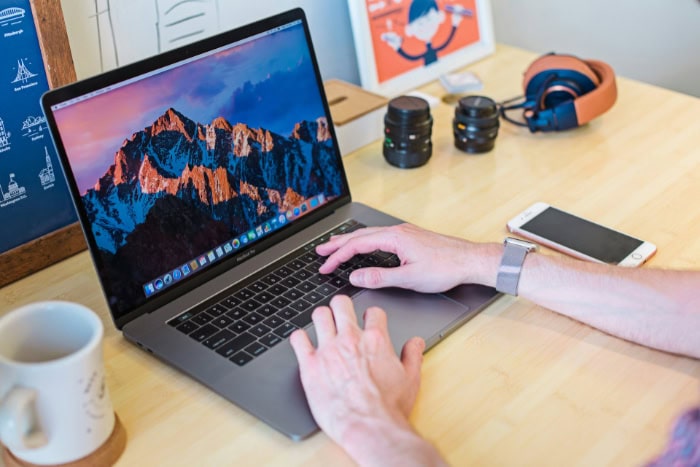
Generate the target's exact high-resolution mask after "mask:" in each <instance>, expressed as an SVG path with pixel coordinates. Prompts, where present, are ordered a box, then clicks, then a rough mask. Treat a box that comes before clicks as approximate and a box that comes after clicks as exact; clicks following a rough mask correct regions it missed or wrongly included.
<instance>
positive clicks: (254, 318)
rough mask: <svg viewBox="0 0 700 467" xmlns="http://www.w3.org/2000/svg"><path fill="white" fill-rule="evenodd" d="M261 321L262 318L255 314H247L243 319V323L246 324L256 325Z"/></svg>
mask: <svg viewBox="0 0 700 467" xmlns="http://www.w3.org/2000/svg"><path fill="white" fill-rule="evenodd" d="M262 320H263V317H262V316H261V315H259V314H257V313H249V314H247V315H245V316H244V317H243V321H245V322H246V323H248V324H258V323H259V322H260V321H262Z"/></svg>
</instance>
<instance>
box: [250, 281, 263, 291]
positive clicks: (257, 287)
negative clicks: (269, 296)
mask: <svg viewBox="0 0 700 467" xmlns="http://www.w3.org/2000/svg"><path fill="white" fill-rule="evenodd" d="M248 288H249V289H250V290H252V291H254V292H262V291H263V290H265V289H266V288H267V284H266V283H264V282H260V281H258V282H253V283H252V284H250V285H249V286H248Z"/></svg>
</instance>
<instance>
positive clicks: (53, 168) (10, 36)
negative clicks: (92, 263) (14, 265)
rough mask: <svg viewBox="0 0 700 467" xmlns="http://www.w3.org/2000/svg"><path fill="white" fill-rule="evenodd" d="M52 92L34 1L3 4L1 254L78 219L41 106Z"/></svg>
mask: <svg viewBox="0 0 700 467" xmlns="http://www.w3.org/2000/svg"><path fill="white" fill-rule="evenodd" d="M48 89H49V85H48V81H47V79H46V72H45V70H44V62H43V60H42V57H41V50H40V48H39V39H38V36H37V32H36V28H35V26H34V20H33V19H32V11H31V7H30V4H29V0H0V253H2V252H5V251H7V250H9V249H11V248H14V247H16V246H19V245H21V244H23V243H26V242H28V241H31V240H34V239H36V238H38V237H41V236H43V235H46V234H47V233H49V232H52V231H54V230H56V229H59V228H61V227H65V226H66V225H68V224H71V223H73V222H76V221H77V217H76V214H75V210H74V208H73V203H72V202H71V198H70V194H69V192H68V188H67V186H66V182H65V179H64V177H63V173H62V171H61V166H60V162H59V160H58V157H57V155H56V151H55V149H54V146H53V143H52V141H51V136H50V134H49V130H48V127H47V124H46V118H45V117H44V114H43V112H42V110H41V105H40V103H39V99H40V98H41V95H42V94H43V93H44V92H46V91H47V90H48ZM0 270H1V269H0Z"/></svg>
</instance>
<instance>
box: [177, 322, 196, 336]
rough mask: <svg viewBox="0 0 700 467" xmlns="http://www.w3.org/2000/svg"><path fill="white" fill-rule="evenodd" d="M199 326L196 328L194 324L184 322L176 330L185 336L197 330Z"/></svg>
mask: <svg viewBox="0 0 700 467" xmlns="http://www.w3.org/2000/svg"><path fill="white" fill-rule="evenodd" d="M198 327H199V326H197V324H196V323H193V322H192V321H185V322H184V323H182V324H181V325H179V326H178V327H177V330H178V331H180V332H184V333H185V334H189V333H191V332H192V331H194V330H195V329H197V328H198Z"/></svg>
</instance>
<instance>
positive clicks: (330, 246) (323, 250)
mask: <svg viewBox="0 0 700 467" xmlns="http://www.w3.org/2000/svg"><path fill="white" fill-rule="evenodd" d="M380 229H382V227H364V228H362V229H357V230H354V231H352V232H348V233H345V234H339V235H332V236H331V237H330V238H329V239H328V241H327V242H325V243H322V244H320V245H318V246H317V247H316V253H318V254H319V255H321V256H328V255H329V254H331V253H332V252H334V251H335V250H337V249H338V248H340V247H341V246H343V245H345V244H346V243H347V242H348V241H349V240H351V239H353V238H355V237H359V236H361V235H367V234H368V233H374V232H376V231H378V230H380Z"/></svg>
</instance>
